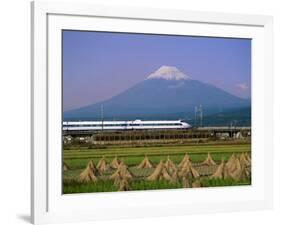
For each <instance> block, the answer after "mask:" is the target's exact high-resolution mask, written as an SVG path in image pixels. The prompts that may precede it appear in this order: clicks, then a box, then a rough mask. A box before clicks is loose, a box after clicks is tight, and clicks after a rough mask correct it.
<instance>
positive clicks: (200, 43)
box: [63, 31, 251, 111]
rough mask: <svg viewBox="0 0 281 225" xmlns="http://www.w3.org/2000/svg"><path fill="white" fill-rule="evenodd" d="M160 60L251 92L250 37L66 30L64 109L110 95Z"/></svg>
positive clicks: (154, 67) (242, 94)
mask: <svg viewBox="0 0 281 225" xmlns="http://www.w3.org/2000/svg"><path fill="white" fill-rule="evenodd" d="M162 65H168V66H175V67H177V68H178V69H179V70H181V71H182V72H184V73H185V74H186V75H188V76H190V77H191V78H192V79H196V80H200V81H203V82H205V83H210V84H213V85H215V86H217V87H219V88H222V89H224V90H226V91H228V92H230V93H232V94H234V95H236V96H239V97H243V98H250V93H251V40H249V39H233V38H208V37H191V36H171V35H145V34H127V33H109V32H93V31H89V32H85V31H63V108H64V111H66V110H69V109H74V108H78V107H81V106H85V105H89V104H92V103H96V102H99V101H102V100H106V99H109V98H111V97H113V96H115V95H116V94H118V93H121V92H122V91H124V90H126V89H128V88H129V87H131V86H133V85H135V84H136V83H138V82H141V81H142V80H144V79H145V78H146V77H147V76H148V75H149V74H151V73H153V72H154V71H155V70H157V69H158V68H159V67H161V66H162Z"/></svg>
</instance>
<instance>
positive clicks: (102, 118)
mask: <svg viewBox="0 0 281 225" xmlns="http://www.w3.org/2000/svg"><path fill="white" fill-rule="evenodd" d="M103 120H104V117H103V104H102V105H101V130H102V131H103Z"/></svg>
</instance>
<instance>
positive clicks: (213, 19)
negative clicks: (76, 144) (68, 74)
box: [31, 1, 273, 224]
mask: <svg viewBox="0 0 281 225" xmlns="http://www.w3.org/2000/svg"><path fill="white" fill-rule="evenodd" d="M182 28H184V29H182ZM185 28H188V29H185ZM62 29H85V30H86V29H88V30H91V29H95V30H104V31H108V30H110V31H127V32H138V31H139V32H142V33H145V32H148V33H151V32H152V33H153V32H157V33H166V34H189V35H190V34H192V35H199V36H216V37H246V38H252V40H253V41H254V48H253V51H252V57H253V58H252V59H253V60H252V67H253V72H252V104H253V105H252V133H253V137H252V151H253V154H252V155H253V156H252V158H253V169H252V170H253V172H252V173H253V178H252V179H253V184H252V185H251V186H249V187H231V188H229V187H225V188H207V189H206V188H204V190H202V189H200V190H199V189H194V190H193V189H190V190H188V191H186V190H165V191H138V192H130V193H105V194H98V195H95V194H76V195H71V196H67V195H66V196H65V195H62V194H61V180H60V179H61V174H60V173H61V172H60V171H61V170H59V171H58V169H61V168H62V165H61V151H60V148H61V133H60V132H61V121H60V119H61V111H60V110H61V98H60V95H61V76H60V75H59V74H60V69H61V65H60V64H61V58H60V57H61V48H60V41H59V40H60V38H61V36H60V35H61V30H62ZM272 42H273V41H272V17H271V16H259V15H240V14H227V13H210V12H190V11H184V10H164V9H150V8H131V7H107V6H102V5H91V4H78V3H59V2H56V3H54V2H44V1H36V2H32V49H31V52H32V66H31V67H32V124H31V127H32V158H31V161H32V174H31V177H32V185H31V186H32V198H31V207H32V208H31V212H32V222H33V223H34V224H42V223H55V222H56V223H58V222H71V221H88V220H105V219H117V218H134V217H153V216H164V215H167V216H168V215H184V214H188V213H205V212H225V211H237V210H254V209H269V208H272V204H273V203H272V202H273V187H272V186H273V185H272V184H273V175H272V174H273V165H272V164H273V138H272V137H273V65H272V62H273V53H272V52H273V46H272ZM163 198H164V199H165V201H163ZM117 203H118V204H117Z"/></svg>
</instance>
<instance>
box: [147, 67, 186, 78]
mask: <svg viewBox="0 0 281 225" xmlns="http://www.w3.org/2000/svg"><path fill="white" fill-rule="evenodd" d="M146 79H147V80H149V79H165V80H189V79H191V78H190V77H189V76H187V75H185V74H184V73H183V72H181V71H180V70H179V69H178V68H176V67H174V66H161V67H160V68H159V69H158V70H156V71H155V72H154V73H152V74H150V75H149V76H148V77H147V78H146Z"/></svg>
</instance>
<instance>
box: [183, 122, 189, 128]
mask: <svg viewBox="0 0 281 225" xmlns="http://www.w3.org/2000/svg"><path fill="white" fill-rule="evenodd" d="M182 125H183V127H184V128H189V127H191V126H190V125H189V124H188V123H182Z"/></svg>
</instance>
